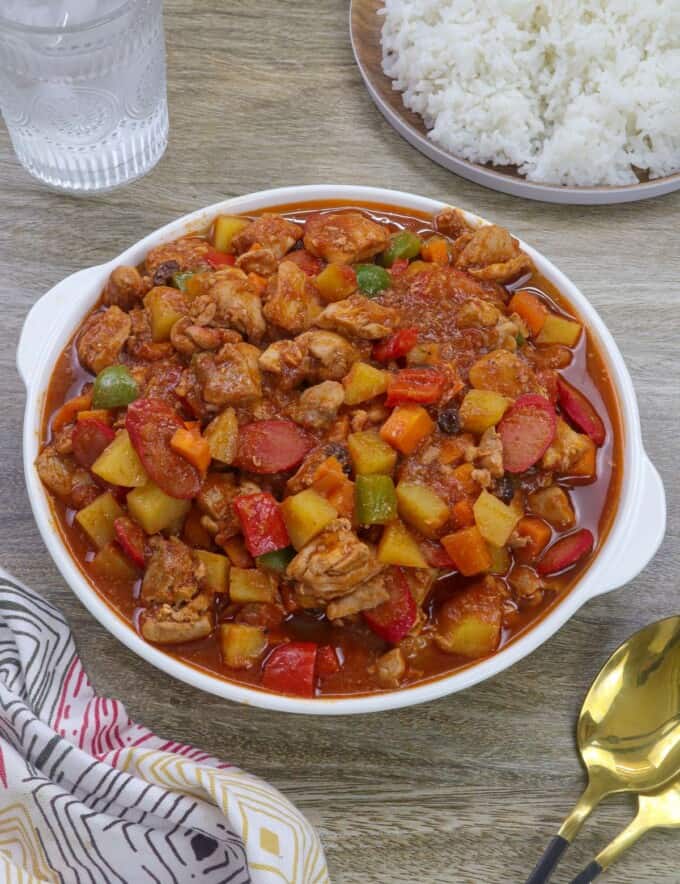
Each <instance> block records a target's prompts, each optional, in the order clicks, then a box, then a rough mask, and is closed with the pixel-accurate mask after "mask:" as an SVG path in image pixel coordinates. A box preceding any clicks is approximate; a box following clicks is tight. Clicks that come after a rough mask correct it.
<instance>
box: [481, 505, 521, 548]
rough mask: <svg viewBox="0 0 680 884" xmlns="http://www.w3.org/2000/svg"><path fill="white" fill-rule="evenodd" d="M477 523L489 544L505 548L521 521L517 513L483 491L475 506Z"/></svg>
mask: <svg viewBox="0 0 680 884" xmlns="http://www.w3.org/2000/svg"><path fill="white" fill-rule="evenodd" d="M474 513H475V523H476V525H477V527H478V528H479V533H480V534H481V535H482V537H483V538H484V540H486V541H487V543H491V544H493V545H494V546H505V544H506V543H507V542H508V540H509V539H510V535H511V534H512V532H513V530H514V528H515V525H516V524H517V522H518V521H519V516H518V515H517V512H516V511H515V510H514V509H513V508H512V507H510V506H508V505H507V504H505V503H503V501H502V500H499V499H498V498H497V497H494V495H493V494H489V492H488V491H482V493H481V494H480V495H479V497H478V498H477V500H476V501H475V504H474Z"/></svg>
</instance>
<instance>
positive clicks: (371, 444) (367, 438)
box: [347, 430, 397, 476]
mask: <svg viewBox="0 0 680 884" xmlns="http://www.w3.org/2000/svg"><path fill="white" fill-rule="evenodd" d="M347 447H348V448H349V453H350V456H351V458H352V465H353V466H354V472H355V473H356V474H357V475H360V476H368V475H370V474H371V473H391V472H392V470H393V469H394V467H395V465H396V463H397V452H396V451H395V450H394V448H392V446H391V445H388V444H387V442H385V441H384V440H383V439H381V437H380V434H379V433H377V432H376V431H375V430H364V431H363V432H361V433H351V434H350V435H349V438H348V439H347Z"/></svg>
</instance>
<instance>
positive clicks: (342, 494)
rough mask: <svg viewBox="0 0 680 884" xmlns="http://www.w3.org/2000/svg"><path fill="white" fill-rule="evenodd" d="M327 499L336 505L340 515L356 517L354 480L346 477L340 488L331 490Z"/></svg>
mask: <svg viewBox="0 0 680 884" xmlns="http://www.w3.org/2000/svg"><path fill="white" fill-rule="evenodd" d="M326 499H327V500H328V502H329V503H330V505H331V506H334V507H335V509H336V510H337V511H338V514H339V515H341V516H345V518H347V519H349V520H350V521H351V520H352V518H353V517H354V482H350V481H349V479H346V480H345V482H343V484H342V485H340V487H339V488H336V489H335V491H331V493H330V494H328V495H327V497H326Z"/></svg>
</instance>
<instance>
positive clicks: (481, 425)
mask: <svg viewBox="0 0 680 884" xmlns="http://www.w3.org/2000/svg"><path fill="white" fill-rule="evenodd" d="M509 405H510V400H509V399H506V398H505V396H501V394H500V393H494V392H493V391H492V390H469V391H468V392H467V393H466V394H465V398H464V399H463V402H462V404H461V406H460V412H459V415H460V421H461V426H462V428H463V429H464V430H466V431H467V432H468V433H478V434H481V433H483V432H484V431H485V430H488V429H489V427H495V426H496V424H497V423H498V421H499V420H500V419H501V418H502V417H503V415H504V414H505V412H506V411H507V408H508V406H509Z"/></svg>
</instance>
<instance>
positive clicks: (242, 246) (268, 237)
mask: <svg viewBox="0 0 680 884" xmlns="http://www.w3.org/2000/svg"><path fill="white" fill-rule="evenodd" d="M302 232H303V231H302V228H301V227H300V225H299V224H294V223H293V222H292V221H287V220H286V219H285V218H282V217H281V216H280V215H275V214H272V213H270V212H265V213H264V214H262V215H260V217H259V218H256V219H255V220H254V221H252V222H251V223H250V224H249V225H248V226H247V227H244V228H243V230H242V231H241V232H240V233H237V234H236V236H235V237H234V238H233V240H232V241H231V244H232V246H233V247H234V250H235V252H236V254H237V255H240V254H242V253H243V252H245V251H247V250H248V249H249V248H250V247H251V246H253V245H255V243H259V244H260V246H261V247H262V248H265V249H269V250H270V251H271V252H272V253H273V255H274V257H276V258H283V256H284V255H285V254H286V252H289V251H290V250H291V249H292V248H293V246H294V245H295V243H296V242H297V241H298V240H300V239H302Z"/></svg>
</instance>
